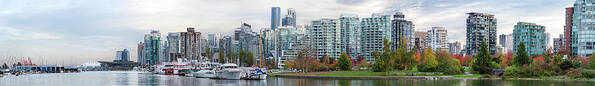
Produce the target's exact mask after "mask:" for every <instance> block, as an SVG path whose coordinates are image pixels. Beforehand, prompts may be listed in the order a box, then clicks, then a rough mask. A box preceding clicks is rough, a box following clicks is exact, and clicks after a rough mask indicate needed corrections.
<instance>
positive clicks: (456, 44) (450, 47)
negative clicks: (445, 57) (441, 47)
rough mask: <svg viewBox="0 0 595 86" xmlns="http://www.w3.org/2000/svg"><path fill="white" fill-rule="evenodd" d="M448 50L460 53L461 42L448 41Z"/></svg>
mask: <svg viewBox="0 0 595 86" xmlns="http://www.w3.org/2000/svg"><path fill="white" fill-rule="evenodd" d="M448 52H450V53H451V54H453V55H454V54H460V53H461V43H460V42H458V41H455V42H452V43H448Z"/></svg>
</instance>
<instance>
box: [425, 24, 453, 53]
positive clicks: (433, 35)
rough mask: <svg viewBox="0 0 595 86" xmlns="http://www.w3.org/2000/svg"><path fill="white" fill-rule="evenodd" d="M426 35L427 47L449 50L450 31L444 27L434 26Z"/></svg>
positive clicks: (435, 49)
mask: <svg viewBox="0 0 595 86" xmlns="http://www.w3.org/2000/svg"><path fill="white" fill-rule="evenodd" d="M427 34H428V35H426V47H428V48H432V50H434V51H436V52H437V51H448V33H447V30H446V28H444V27H432V29H430V30H428V33H427Z"/></svg>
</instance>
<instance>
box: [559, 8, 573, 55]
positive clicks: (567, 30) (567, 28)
mask: <svg viewBox="0 0 595 86" xmlns="http://www.w3.org/2000/svg"><path fill="white" fill-rule="evenodd" d="M565 9H566V15H565V17H564V18H565V19H564V38H562V46H561V47H562V48H560V49H561V51H560V52H563V53H565V54H572V48H571V46H572V14H573V13H574V7H567V8H565Z"/></svg>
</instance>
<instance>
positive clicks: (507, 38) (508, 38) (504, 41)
mask: <svg viewBox="0 0 595 86" xmlns="http://www.w3.org/2000/svg"><path fill="white" fill-rule="evenodd" d="M499 38H500V39H498V40H500V41H499V43H500V44H499V45H500V46H502V48H503V49H502V51H503V52H508V51H510V52H512V48H513V47H514V45H513V40H512V39H513V37H512V34H501V35H500V36H499Z"/></svg>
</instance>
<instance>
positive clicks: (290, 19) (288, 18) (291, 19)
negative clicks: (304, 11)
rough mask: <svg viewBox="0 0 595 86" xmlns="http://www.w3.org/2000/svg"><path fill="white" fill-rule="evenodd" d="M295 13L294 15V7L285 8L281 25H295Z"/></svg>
mask: <svg viewBox="0 0 595 86" xmlns="http://www.w3.org/2000/svg"><path fill="white" fill-rule="evenodd" d="M295 20H296V15H295V9H293V8H289V9H287V15H285V17H284V18H283V20H282V21H283V22H282V24H281V25H282V26H292V27H296V26H295V25H296V21H295Z"/></svg>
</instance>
